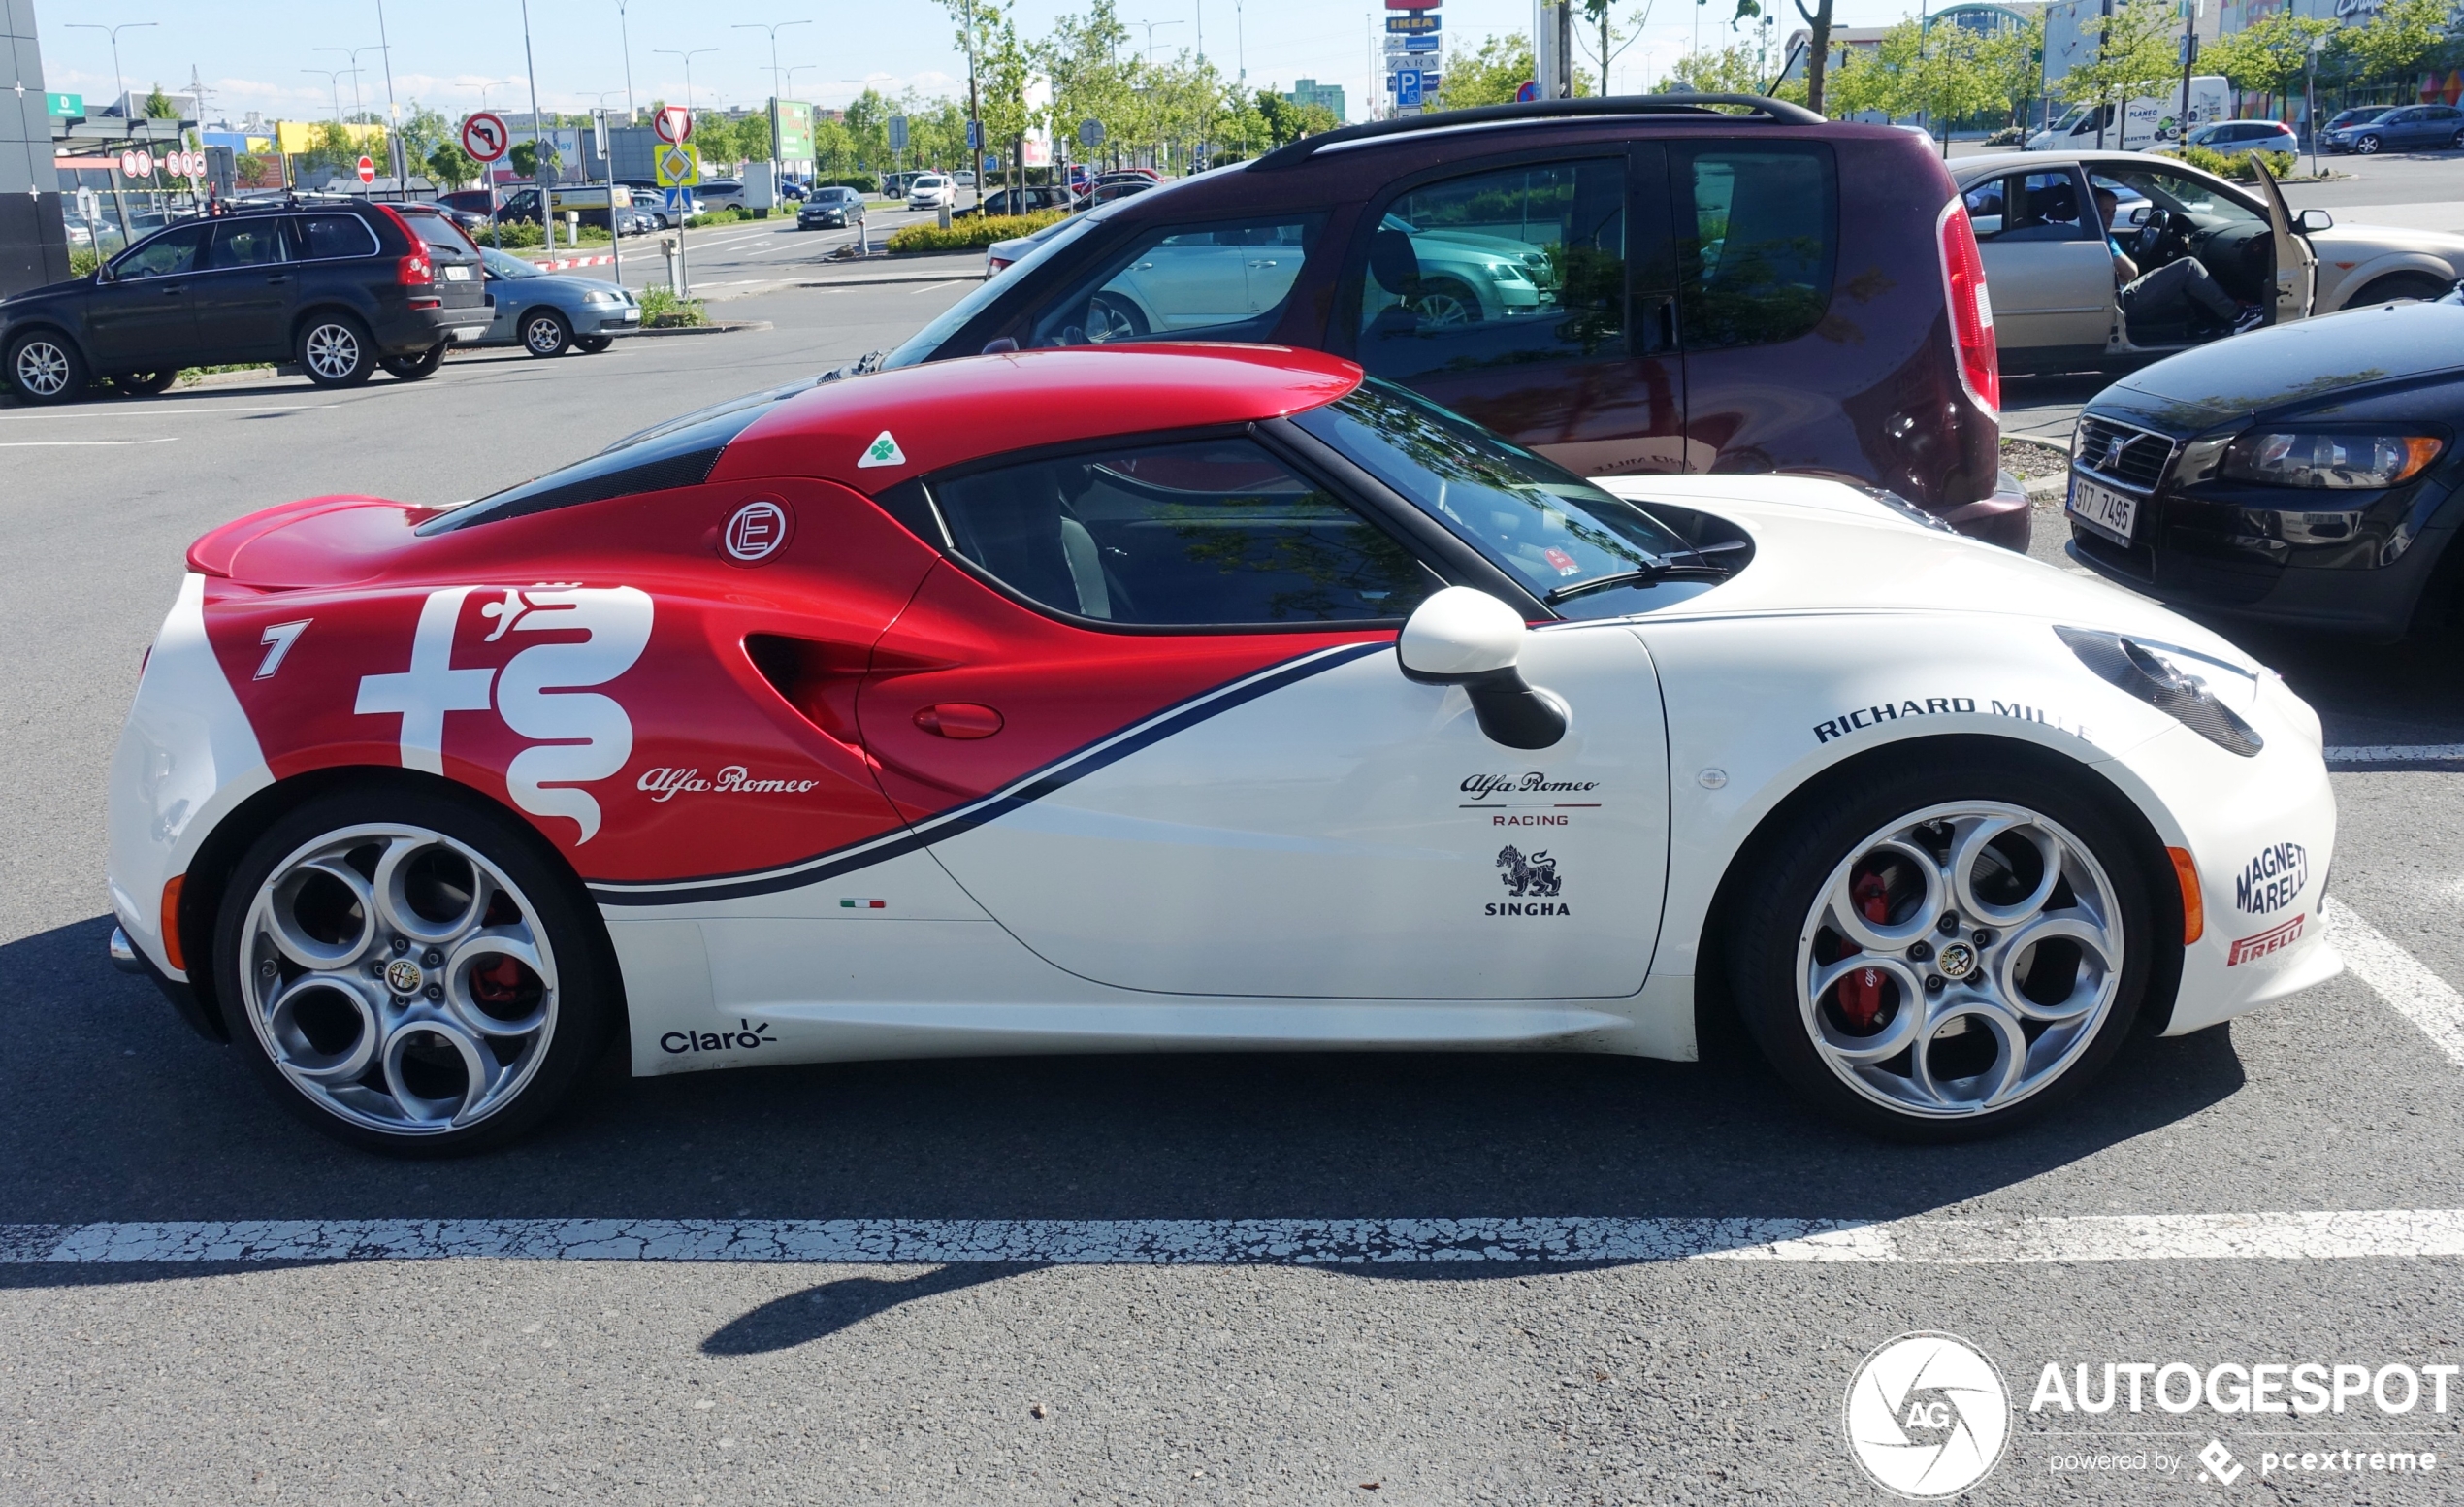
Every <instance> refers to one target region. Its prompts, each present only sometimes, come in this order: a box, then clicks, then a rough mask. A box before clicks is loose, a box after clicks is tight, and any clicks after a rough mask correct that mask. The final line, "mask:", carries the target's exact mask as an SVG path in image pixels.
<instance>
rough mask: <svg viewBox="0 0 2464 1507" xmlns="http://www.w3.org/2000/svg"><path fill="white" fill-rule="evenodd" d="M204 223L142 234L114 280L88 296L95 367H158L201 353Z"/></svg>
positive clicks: (108, 370)
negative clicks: (148, 235) (199, 291)
mask: <svg viewBox="0 0 2464 1507" xmlns="http://www.w3.org/2000/svg"><path fill="white" fill-rule="evenodd" d="M205 240H206V227H205V226H204V225H203V224H190V225H178V226H174V227H173V228H171V229H169V230H166V231H164V232H162V233H161V234H160V235H157V236H154V237H152V238H151V239H149V240H146V241H141V242H139V243H138V244H137V245H136V246H133V247H131V248H130V249H129V250H128V251H127V252H126V253H124V254H123V255H121V256H120V257H119V259H118V260H116V261H114V262H113V263H112V280H111V281H109V282H97V283H96V284H95V285H94V289H93V291H92V292H91V293H89V294H87V295H86V307H85V328H86V340H87V342H88V344H89V345H90V347H91V348H90V350H89V351H88V354H89V355H90V356H91V357H92V358H93V362H94V369H95V371H96V373H97V374H99V375H103V376H109V375H111V374H113V373H114V372H158V371H163V370H166V369H176V368H178V367H181V366H186V365H189V364H192V363H193V362H194V361H195V360H196V356H197V281H198V269H197V264H198V260H199V256H200V253H201V252H202V251H203V250H204V249H205Z"/></svg>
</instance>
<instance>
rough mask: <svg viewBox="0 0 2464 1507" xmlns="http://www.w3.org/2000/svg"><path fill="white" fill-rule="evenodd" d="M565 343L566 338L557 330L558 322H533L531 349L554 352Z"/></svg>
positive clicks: (544, 320) (537, 320) (548, 320)
mask: <svg viewBox="0 0 2464 1507" xmlns="http://www.w3.org/2000/svg"><path fill="white" fill-rule="evenodd" d="M564 343H565V342H564V337H563V335H562V334H561V333H560V332H559V331H558V330H557V328H556V321H554V320H553V319H535V320H533V321H531V348H532V349H533V350H554V349H555V348H556V347H557V346H559V345H561V344H564Z"/></svg>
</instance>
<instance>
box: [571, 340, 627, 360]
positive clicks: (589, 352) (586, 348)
mask: <svg viewBox="0 0 2464 1507" xmlns="http://www.w3.org/2000/svg"><path fill="white" fill-rule="evenodd" d="M613 344H616V338H615V337H614V336H612V335H576V336H574V337H573V348H574V349H576V350H578V351H580V352H581V353H582V354H583V355H586V356H596V355H598V354H599V353H600V351H602V350H605V349H606V348H607V347H608V346H610V345H613Z"/></svg>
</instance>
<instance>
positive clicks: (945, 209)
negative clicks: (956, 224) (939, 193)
mask: <svg viewBox="0 0 2464 1507" xmlns="http://www.w3.org/2000/svg"><path fill="white" fill-rule="evenodd" d="M941 228H942V229H944V230H947V229H949V228H950V206H949V205H947V204H944V205H943V206H942V207H941Z"/></svg>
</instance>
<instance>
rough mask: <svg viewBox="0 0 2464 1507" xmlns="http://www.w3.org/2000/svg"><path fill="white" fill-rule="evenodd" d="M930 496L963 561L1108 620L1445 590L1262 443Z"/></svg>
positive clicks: (1031, 465) (1315, 606) (1079, 466)
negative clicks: (1294, 472)
mask: <svg viewBox="0 0 2464 1507" xmlns="http://www.w3.org/2000/svg"><path fill="white" fill-rule="evenodd" d="M931 490H932V499H933V502H934V504H935V505H936V506H937V507H938V508H939V509H940V511H941V516H942V518H943V519H944V521H945V522H946V523H947V524H948V527H949V530H950V535H951V541H952V544H953V547H955V548H956V551H957V552H958V553H959V554H960V555H963V556H964V557H966V558H967V559H968V560H971V561H973V562H974V563H975V564H976V565H978V566H980V567H982V568H983V570H984V571H985V572H986V573H988V574H989V575H991V576H992V577H993V578H994V579H996V580H998V581H1000V582H1001V583H1002V584H1003V585H1006V586H1008V587H1009V588H1010V589H1011V590H1013V591H1016V592H1017V593H1019V594H1020V595H1021V596H1023V597H1026V598H1028V599H1029V600H1031V601H1034V602H1037V603H1041V604H1042V605H1044V606H1048V607H1052V608H1054V609H1055V610H1058V611H1061V612H1065V613H1068V614H1070V615H1072V616H1075V617H1085V618H1093V619H1096V620H1097V621H1101V622H1111V623H1136V624H1150V625H1157V626H1173V627H1189V628H1197V627H1231V626H1241V625H1264V624H1275V623H1309V622H1357V621H1364V620H1372V619H1379V618H1400V617H1403V616H1406V615H1408V614H1409V613H1410V610H1411V609H1412V607H1414V606H1417V605H1418V604H1419V603H1420V600H1421V599H1422V598H1424V597H1426V596H1428V595H1429V594H1430V593H1431V592H1433V591H1436V590H1438V589H1439V588H1440V587H1442V586H1443V585H1444V584H1445V583H1444V582H1443V580H1441V579H1439V577H1438V576H1437V574H1436V573H1433V572H1432V571H1431V570H1430V569H1429V568H1428V567H1427V566H1426V565H1423V564H1422V563H1421V562H1420V560H1419V559H1418V558H1417V557H1415V556H1414V555H1413V554H1412V553H1411V551H1410V549H1408V548H1406V547H1405V546H1404V545H1403V544H1402V543H1401V542H1400V541H1397V540H1396V539H1395V538H1394V537H1393V536H1392V535H1390V534H1388V533H1386V532H1385V531H1384V530H1383V529H1381V528H1379V527H1378V525H1377V524H1376V523H1375V522H1373V521H1371V520H1370V519H1369V518H1368V517H1367V516H1365V515H1363V514H1362V513H1360V512H1359V511H1358V510H1356V509H1355V508H1352V507H1351V506H1350V505H1349V504H1347V503H1345V501H1344V500H1343V499H1341V498H1339V497H1337V496H1335V495H1334V494H1333V493H1331V492H1329V491H1327V490H1326V489H1325V488H1323V487H1321V486H1319V485H1317V484H1316V483H1315V482H1313V481H1311V480H1309V479H1308V478H1306V477H1303V476H1300V475H1295V474H1293V472H1292V471H1291V469H1290V468H1289V467H1287V466H1285V465H1284V464H1283V463H1282V462H1281V461H1279V460H1277V459H1276V458H1275V457H1274V456H1273V455H1272V454H1270V453H1268V452H1267V451H1266V450H1265V449H1264V448H1263V447H1262V446H1260V445H1259V444H1258V443H1257V442H1255V441H1253V440H1248V439H1242V438H1230V439H1221V440H1196V441H1188V442H1180V443H1171V444H1152V445H1140V446H1135V447H1124V448H1117V449H1109V450H1103V451H1097V452H1092V453H1083V454H1078V455H1070V456H1063V457H1059V458H1054V459H1046V460H1034V461H1025V462H1021V463H1019V464H1017V465H1010V466H1002V467H998V468H995V469H992V470H988V471H980V472H976V473H973V474H971V475H964V476H960V477H957V478H956V479H953V480H949V481H944V482H937V483H934V484H933V486H932V489H931Z"/></svg>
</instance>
